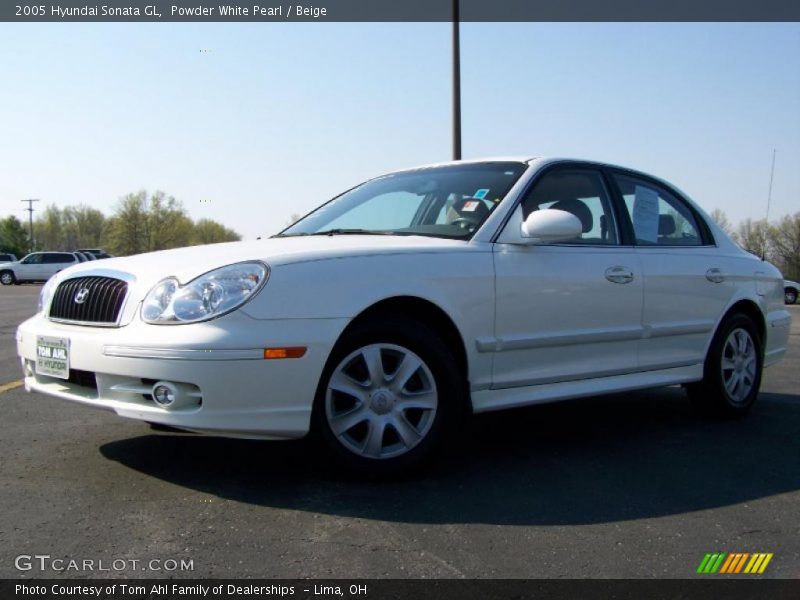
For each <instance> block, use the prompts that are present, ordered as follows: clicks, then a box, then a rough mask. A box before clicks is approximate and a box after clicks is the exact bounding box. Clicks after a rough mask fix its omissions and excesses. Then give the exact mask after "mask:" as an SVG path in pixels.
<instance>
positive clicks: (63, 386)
mask: <svg viewBox="0 0 800 600" xmlns="http://www.w3.org/2000/svg"><path fill="white" fill-rule="evenodd" d="M346 325H347V319H282V320H257V319H253V318H251V317H249V316H247V315H245V314H243V313H242V312H240V311H239V312H234V313H231V314H230V315H227V316H225V317H222V318H220V319H216V320H213V321H208V322H205V323H195V324H191V325H177V326H158V325H148V324H146V323H143V322H140V321H138V320H135V321H133V322H132V323H130V324H128V325H126V326H125V327H120V328H101V327H80V326H74V325H66V324H61V323H55V322H52V321H49V320H47V319H46V318H44V317H43V316H42V315H41V314H38V315H36V316H34V317H32V318H31V319H29V320H27V321H25V322H24V323H22V324H21V325H20V326H19V328H18V329H17V353H18V354H19V356H20V357H21V360H22V368H23V371H24V373H25V388H26V389H27V390H28V391H35V392H40V393H43V394H47V395H50V396H55V397H58V398H63V399H65V400H71V401H74V402H78V403H81V404H85V405H88V406H92V407H95V408H102V409H107V410H112V411H114V412H116V413H117V414H118V415H120V416H123V417H128V418H132V419H139V420H142V421H148V422H152V423H160V424H163V425H169V426H172V427H178V428H182V429H188V430H192V431H201V432H206V433H214V434H220V435H229V436H244V437H259V438H297V437H302V436H303V435H305V434H306V433H307V432H308V429H309V423H310V417H311V408H312V405H313V401H314V395H315V393H316V388H317V383H318V381H319V377H320V375H321V373H322V369H323V368H324V365H325V361H326V360H327V358H328V355H329V354H330V351H331V348H332V347H333V345H334V344H335V342H336V340H337V339H338V337H339V335H340V333H341V332H342V330H343V329H344V327H345V326H346ZM37 336H49V337H61V338H67V339H68V340H69V355H70V372H71V373H74V374H75V376H74V377H71V380H70V381H66V380H62V379H57V378H54V377H47V376H42V375H38V374H36V372H35V361H36V352H37V348H36V338H37ZM283 346H305V347H307V351H306V353H305V355H304V356H303V357H302V358H296V359H282V360H265V359H264V358H263V349H264V348H268V347H283ZM92 375H93V379H92ZM155 381H168V382H172V383H177V384H180V386H181V387H182V388H183V389H186V390H188V391H189V392H190V395H191V398H192V400H193V401H192V402H191V403H190V404H189V405H185V406H182V407H179V408H174V409H172V410H169V409H165V408H162V407H160V406H158V405H157V404H156V403H155V402H154V401H153V400H152V397H150V396H149V395H148V394H149V392H150V391H151V390H152V386H153V383H154V382H155ZM93 383H96V386H95V385H92V384H93Z"/></svg>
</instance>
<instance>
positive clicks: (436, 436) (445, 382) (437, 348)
mask: <svg viewBox="0 0 800 600" xmlns="http://www.w3.org/2000/svg"><path fill="white" fill-rule="evenodd" d="M377 343H386V344H394V345H397V346H402V347H404V348H407V349H408V350H411V351H413V352H414V353H416V354H417V355H418V356H419V357H420V358H421V359H422V360H423V361H424V362H425V364H426V365H427V366H428V368H429V369H430V370H431V373H432V374H433V377H434V380H435V382H436V390H437V394H438V406H437V409H436V416H435V417H434V422H433V425H432V426H431V429H430V430H429V431H428V433H427V435H426V436H425V439H424V440H422V441H421V442H420V443H419V444H417V445H416V446H415V447H414V448H413V449H411V450H410V451H408V452H407V453H405V454H403V455H401V456H398V457H394V458H387V459H370V458H366V457H363V456H359V455H357V454H355V453H353V452H352V451H350V450H349V449H347V448H346V447H345V446H343V445H342V443H341V442H340V441H339V440H338V438H337V437H336V436H335V434H334V433H333V432H332V431H331V429H330V426H329V424H328V420H327V417H326V414H325V396H326V393H327V388H328V381H329V380H330V377H331V375H332V374H333V371H334V369H336V367H337V366H338V365H339V364H340V362H341V361H342V360H343V359H344V358H345V357H347V356H348V355H349V354H351V353H352V352H354V351H355V350H357V349H358V348H362V347H364V346H368V345H370V344H377ZM465 389H466V388H465V385H464V383H463V376H462V375H461V374H460V373H459V369H458V366H457V364H456V361H455V359H454V358H453V355H452V353H451V352H450V350H449V349H448V348H447V346H446V344H445V343H444V342H443V341H442V340H441V338H440V337H439V336H438V335H437V334H436V333H435V332H433V331H432V330H431V329H430V328H429V327H427V326H426V325H424V324H423V323H421V322H418V321H414V320H412V319H405V318H397V319H386V320H381V321H379V322H377V321H376V322H369V323H365V324H363V325H359V326H357V327H355V328H354V329H353V330H352V331H349V332H346V333H345V334H344V335H343V336H342V338H341V339H340V340H339V341H338V342H337V344H336V346H335V347H334V349H333V351H332V352H331V355H330V357H329V358H328V361H327V363H326V365H325V369H324V370H323V373H322V376H321V377H320V382H319V385H318V387H317V393H316V396H315V399H314V407H313V410H312V416H311V434H312V438H314V439H315V440H316V441H317V442H321V443H322V445H323V446H324V448H326V449H327V450H328V451H329V452H330V454H329V455H328V457H329V458H330V459H332V460H333V461H334V463H335V464H337V465H338V466H340V467H342V468H344V469H345V470H347V471H349V472H352V473H357V474H359V475H366V476H370V477H381V476H391V475H397V474H400V473H404V472H406V471H408V470H409V469H410V468H412V467H414V466H416V465H418V464H420V463H424V462H426V461H427V460H428V459H430V458H432V457H433V456H434V455H436V454H437V453H438V451H439V450H440V449H441V446H442V444H443V443H444V442H445V440H447V439H450V438H451V437H452V435H453V433H454V431H455V428H456V425H457V424H458V422H459V421H460V418H461V416H462V415H463V406H464V402H465V401H464V393H465Z"/></svg>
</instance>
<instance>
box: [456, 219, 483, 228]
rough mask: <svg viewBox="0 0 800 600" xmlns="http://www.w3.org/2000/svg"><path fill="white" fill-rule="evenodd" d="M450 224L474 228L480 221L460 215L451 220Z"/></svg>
mask: <svg viewBox="0 0 800 600" xmlns="http://www.w3.org/2000/svg"><path fill="white" fill-rule="evenodd" d="M450 225H455V226H456V227H460V228H461V229H470V228H471V229H474V228H475V227H477V225H478V222H477V221H473V220H472V219H468V218H467V217H458V218H457V219H453V220H452V221H450Z"/></svg>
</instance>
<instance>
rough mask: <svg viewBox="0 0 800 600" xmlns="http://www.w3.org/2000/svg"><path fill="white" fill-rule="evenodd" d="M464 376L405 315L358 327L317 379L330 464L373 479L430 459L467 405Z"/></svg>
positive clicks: (442, 347) (317, 418) (319, 420)
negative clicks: (332, 463)
mask: <svg viewBox="0 0 800 600" xmlns="http://www.w3.org/2000/svg"><path fill="white" fill-rule="evenodd" d="M465 390H466V386H465V384H464V375H463V374H462V373H460V372H459V369H458V366H457V364H456V361H455V360H454V358H453V355H452V353H451V352H450V350H449V348H448V347H447V345H446V344H445V343H444V342H443V341H442V339H441V338H440V337H439V336H438V335H437V334H436V333H435V332H434V331H432V330H431V329H429V328H428V327H427V326H425V325H424V324H422V323H420V322H417V321H413V320H410V319H405V318H395V319H385V320H381V321H375V322H370V323H365V324H362V325H360V326H356V327H355V328H354V329H353V330H352V331H350V332H347V333H346V334H345V335H344V336H343V337H342V339H341V340H340V341H339V342H338V343H337V344H336V347H335V348H334V350H333V352H332V353H331V356H330V358H329V359H328V363H327V365H326V367H325V370H324V372H323V375H322V378H321V380H320V385H319V388H318V390H317V396H316V399H315V402H314V411H313V415H312V420H313V429H314V432H315V433H316V434H317V437H318V439H319V440H320V441H321V442H322V443H323V446H324V448H325V449H326V450H328V452H327V455H328V456H330V457H331V458H332V459H333V460H334V462H335V463H337V464H338V465H339V466H340V467H343V468H345V469H346V470H348V471H351V472H355V473H358V474H361V475H367V476H371V477H382V476H391V475H397V474H400V473H402V472H409V471H410V470H412V469H414V468H416V467H419V466H421V465H422V464H423V463H425V462H428V461H430V460H431V459H432V458H433V456H434V455H435V454H436V453H437V452H438V451H439V450H440V449H441V447H442V445H443V442H444V441H445V440H446V439H449V438H450V437H451V436H450V434H451V433H452V431H453V429H454V427H455V425H456V423H457V421H458V419H459V418H460V415H461V412H462V408H463V406H464V404H465Z"/></svg>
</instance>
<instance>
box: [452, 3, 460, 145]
mask: <svg viewBox="0 0 800 600" xmlns="http://www.w3.org/2000/svg"><path fill="white" fill-rule="evenodd" d="M458 4H459V0H453V160H461V50H460V40H459V31H458V29H459V19H460V18H461V17H460V15H459V5H458Z"/></svg>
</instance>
